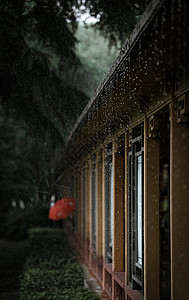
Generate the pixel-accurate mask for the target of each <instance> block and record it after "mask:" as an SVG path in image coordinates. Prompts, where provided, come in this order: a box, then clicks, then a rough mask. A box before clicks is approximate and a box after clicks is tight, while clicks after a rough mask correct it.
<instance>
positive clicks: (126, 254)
mask: <svg viewBox="0 0 189 300" xmlns="http://www.w3.org/2000/svg"><path fill="white" fill-rule="evenodd" d="M128 142H129V141H128V131H126V132H125V285H126V286H127V285H128V284H129V282H128V276H127V275H128V269H129V268H128V241H129V238H128V144H129V143H128Z"/></svg>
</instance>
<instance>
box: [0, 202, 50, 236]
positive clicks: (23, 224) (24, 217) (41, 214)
mask: <svg viewBox="0 0 189 300" xmlns="http://www.w3.org/2000/svg"><path fill="white" fill-rule="evenodd" d="M34 226H54V223H52V221H51V220H49V219H48V209H47V208H44V207H42V206H40V205H36V206H34V207H33V208H31V207H28V208H26V209H25V210H21V209H12V210H9V211H8V212H7V214H6V219H5V220H4V223H2V224H1V229H0V232H1V236H2V237H3V238H4V239H6V240H13V241H21V240H25V239H27V238H28V230H29V229H30V228H32V227H34Z"/></svg>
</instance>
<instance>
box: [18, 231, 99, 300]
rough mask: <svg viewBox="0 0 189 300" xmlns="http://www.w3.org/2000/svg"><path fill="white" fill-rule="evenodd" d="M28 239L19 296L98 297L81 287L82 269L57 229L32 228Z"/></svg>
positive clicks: (52, 297)
mask: <svg viewBox="0 0 189 300" xmlns="http://www.w3.org/2000/svg"><path fill="white" fill-rule="evenodd" d="M30 243H31V249H32V251H31V254H30V256H29V257H28V258H27V260H26V263H25V266H24V270H23V274H22V276H21V281H20V300H22V299H24V300H25V299H26V300H27V299H28V300H30V299H32V300H33V299H49V300H51V299H55V300H59V299H73V300H74V299H81V300H82V299H83V300H89V299H90V300H97V299H99V297H98V296H97V295H96V294H94V293H92V292H90V291H89V290H87V289H85V288H84V286H83V272H82V269H81V267H80V265H79V264H78V262H77V259H76V256H75V255H74V253H73V252H72V250H71V248H70V246H69V244H68V240H67V238H66V236H65V235H64V234H63V233H62V232H61V231H60V230H59V229H55V228H53V229H52V228H36V229H35V228H33V229H31V230H30Z"/></svg>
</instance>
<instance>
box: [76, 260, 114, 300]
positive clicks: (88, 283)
mask: <svg viewBox="0 0 189 300" xmlns="http://www.w3.org/2000/svg"><path fill="white" fill-rule="evenodd" d="M81 267H82V269H83V271H84V284H85V287H87V288H89V289H90V290H91V291H93V292H95V293H97V294H98V295H99V296H100V297H101V299H103V300H107V299H108V298H107V296H106V295H105V293H104V292H103V290H102V288H101V286H100V284H99V283H98V281H97V280H96V279H95V278H94V277H93V276H92V274H91V273H90V271H89V269H88V268H87V266H86V265H84V264H81Z"/></svg>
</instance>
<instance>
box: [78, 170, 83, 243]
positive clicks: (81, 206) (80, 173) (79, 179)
mask: <svg viewBox="0 0 189 300" xmlns="http://www.w3.org/2000/svg"><path fill="white" fill-rule="evenodd" d="M78 198H79V201H78V202H79V210H78V221H79V236H80V238H81V237H82V229H83V224H82V223H83V222H82V221H83V201H82V198H83V197H82V168H81V166H79V172H78Z"/></svg>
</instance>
